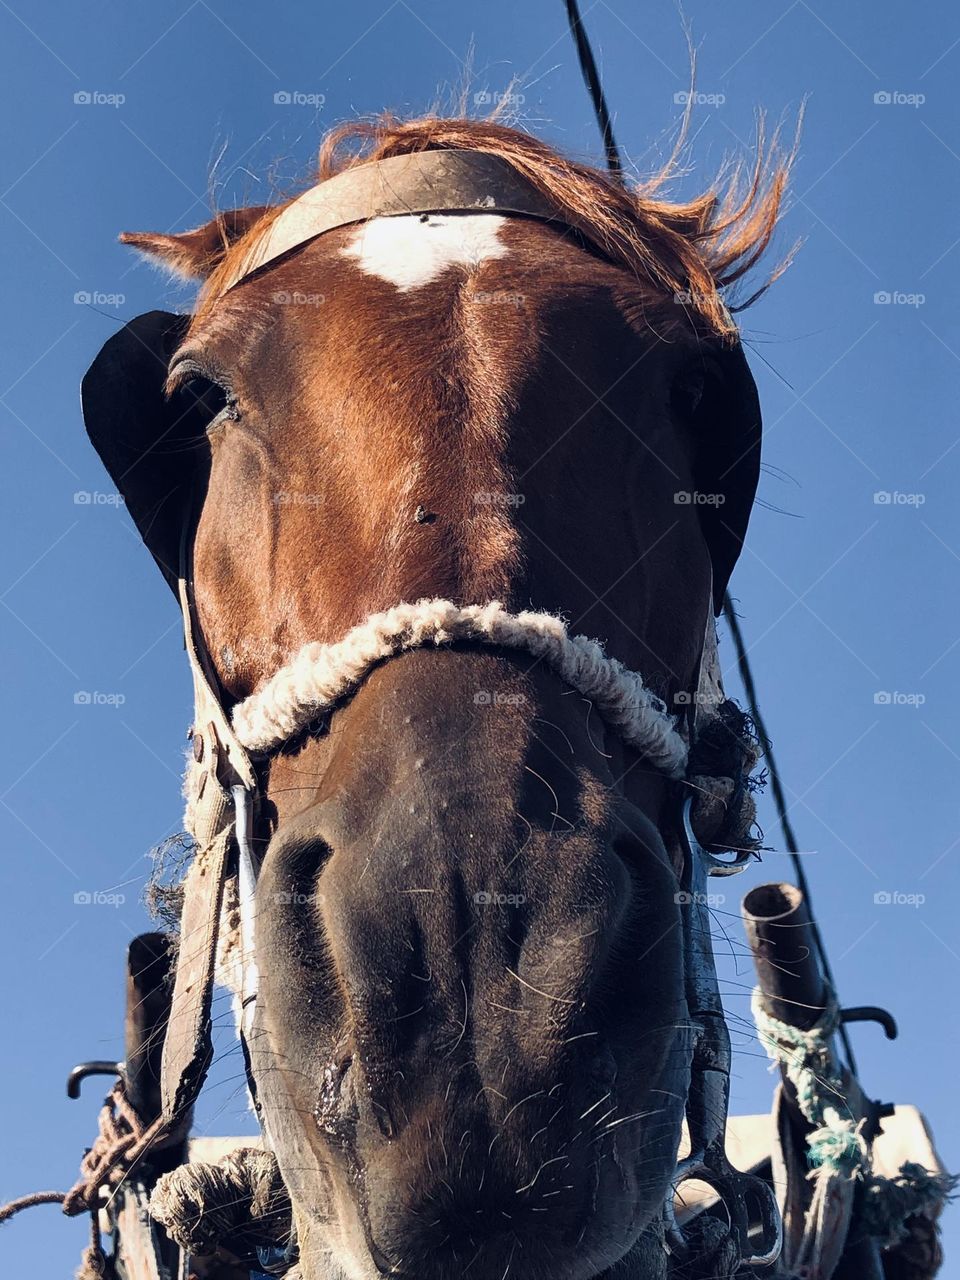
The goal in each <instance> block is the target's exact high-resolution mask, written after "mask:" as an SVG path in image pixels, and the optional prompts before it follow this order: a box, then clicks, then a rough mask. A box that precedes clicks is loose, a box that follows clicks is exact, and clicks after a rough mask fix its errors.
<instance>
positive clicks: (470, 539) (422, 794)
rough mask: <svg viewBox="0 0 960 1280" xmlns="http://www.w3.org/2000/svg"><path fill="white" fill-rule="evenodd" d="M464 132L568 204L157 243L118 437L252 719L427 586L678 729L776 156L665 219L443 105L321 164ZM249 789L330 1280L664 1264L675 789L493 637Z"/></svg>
mask: <svg viewBox="0 0 960 1280" xmlns="http://www.w3.org/2000/svg"><path fill="white" fill-rule="evenodd" d="M352 137H356V138H357V139H358V140H359V141H360V142H362V143H364V144H365V145H364V146H363V147H360V148H357V149H356V150H355V151H352V152H350V153H349V154H348V155H347V157H346V158H344V156H343V152H344V144H345V143H347V142H349V141H350V139H351V138H352ZM442 149H450V150H454V151H459V152H468V153H480V154H483V155H489V156H495V157H498V158H499V159H500V160H501V161H502V162H504V163H505V165H506V166H509V168H510V170H511V172H512V173H513V174H514V175H515V176H516V177H517V179H518V180H519V182H520V183H521V184H522V185H523V186H524V187H525V188H527V189H528V190H529V191H530V192H531V193H532V197H535V199H536V200H537V201H539V202H543V203H546V204H549V205H550V206H551V207H552V208H553V209H554V210H555V219H554V220H552V221H551V220H549V219H547V218H544V217H539V216H530V215H529V214H527V213H524V212H523V211H522V210H519V211H511V210H509V209H506V210H504V209H501V208H499V207H497V206H494V207H492V208H490V209H488V210H486V211H479V212H478V211H476V210H475V209H474V210H473V211H469V212H465V211H450V209H451V206H450V205H449V203H447V204H444V203H441V204H439V205H438V207H437V210H435V211H433V212H431V211H429V210H427V211H423V210H422V207H421V209H420V211H417V212H412V213H410V214H407V215H403V214H398V213H397V212H396V211H391V215H390V216H374V217H372V218H369V217H365V218H364V219H363V220H360V219H359V215H357V214H354V216H353V218H352V219H351V220H349V221H348V222H347V223H346V224H345V225H343V224H341V225H336V226H334V227H333V229H330V230H327V231H326V232H325V233H324V234H317V235H315V236H313V237H311V238H307V239H306V240H305V241H304V240H301V241H300V242H298V243H297V244H296V245H294V246H292V247H290V248H289V249H287V250H285V251H284V252H282V253H280V254H279V256H276V255H275V256H273V257H272V258H270V259H269V260H268V261H267V262H266V263H265V264H262V265H259V267H258V268H257V269H254V270H252V271H250V270H248V269H247V268H248V267H249V263H250V250H251V245H253V244H255V243H257V242H258V238H261V239H262V237H263V235H264V233H265V232H268V231H269V229H270V227H271V226H272V225H273V224H274V223H275V222H276V220H277V219H278V217H279V214H280V212H281V210H282V209H283V208H284V207H285V206H280V207H279V208H270V209H265V208H255V209H244V210H237V211H234V212H232V213H227V214H221V215H219V216H218V217H217V218H215V219H214V220H213V221H211V222H210V223H209V224H207V225H206V226H204V227H201V228H199V229H197V230H195V231H191V232H188V233H185V234H182V235H164V234H136V235H127V236H125V237H124V239H125V240H126V241H127V242H128V243H131V244H133V245H135V246H136V247H138V248H139V249H141V250H143V251H144V252H146V253H147V254H149V255H152V256H153V257H155V258H157V259H159V260H160V261H161V262H163V263H165V264H167V265H168V266H170V267H171V268H173V269H174V270H175V271H177V272H179V273H181V274H185V275H187V276H191V277H198V278H200V279H202V280H203V281H204V286H203V290H202V292H201V296H200V300H199V304H198V307H197V309H196V313H195V314H194V315H193V316H191V317H172V316H165V315H162V314H161V313H153V314H152V315H150V316H147V317H144V318H142V319H141V320H139V321H135V322H133V323H132V324H131V325H130V326H128V328H127V329H126V330H124V332H123V334H121V335H119V336H118V337H117V338H116V339H114V340H113V342H112V344H109V345H108V348H107V349H106V350H105V352H104V354H103V355H101V357H100V360H99V361H98V366H99V367H98V366H95V371H96V378H95V379H94V381H92V382H91V383H90V385H89V386H88V387H87V388H86V389H85V398H86V404H87V417H88V425H89V427H90V430H91V434H92V435H93V437H94V440H95V443H96V444H97V447H98V449H99V450H100V452H101V454H102V455H103V457H104V459H105V461H106V462H107V465H108V466H109V467H110V469H111V470H112V471H113V474H114V476H115V477H116V478H117V480H118V483H119V485H120V487H121V488H122V489H123V491H124V493H125V495H126V498H127V504H128V508H129V510H130V511H131V513H132V515H133V517H134V519H135V520H136V522H137V524H138V525H139V527H140V529H141V531H142V532H143V534H144V537H145V540H146V542H147V544H148V546H149V547H150V549H151V551H152V552H153V554H154V556H155V557H156V558H157V560H158V562H159V563H160V566H161V568H162V569H163V571H164V572H165V574H166V575H167V577H168V579H169V580H170V581H171V582H175V581H176V579H177V577H178V576H179V572H180V570H179V567H178V565H179V555H180V552H179V548H180V545H181V542H182V540H183V539H184V536H186V537H187V538H188V539H189V538H190V537H191V536H192V558H193V590H194V593H195V601H196V622H197V624H198V627H199V630H200V632H201V633H202V636H203V642H204V646H205V649H206V651H207V652H208V653H209V654H210V656H211V660H212V665H213V667H214V671H213V672H212V673H211V675H212V677H213V679H214V680H215V683H216V685H217V687H218V693H219V695H220V697H221V698H222V699H223V701H224V703H225V704H226V705H228V706H230V705H234V704H236V703H238V702H240V701H241V700H243V699H245V698H248V697H249V696H250V695H251V694H253V693H254V692H255V691H257V690H260V689H262V688H263V686H264V685H265V683H266V682H267V681H268V680H269V679H270V677H271V676H272V675H273V674H274V673H275V672H276V671H277V670H278V668H280V667H282V666H283V665H284V664H285V663H287V662H288V661H289V660H290V658H291V656H292V655H294V654H295V653H296V652H297V651H298V650H300V649H301V647H302V646H304V645H307V644H309V643H311V642H321V643H334V642H337V641H339V640H341V639H342V638H343V637H344V635H345V634H347V633H348V632H349V630H350V629H351V628H354V627H357V626H359V625H361V624H363V623H364V622H365V620H366V619H368V618H369V617H370V616H371V615H374V614H377V613H379V612H381V611H383V610H385V609H388V608H390V607H391V606H393V605H396V604H397V603H398V602H401V601H411V602H413V601H418V600H421V599H423V598H429V599H432V600H436V599H440V600H445V601H452V602H453V603H454V604H456V605H460V606H467V605H472V604H484V603H486V602H488V601H492V600H498V601H501V602H503V604H504V606H505V608H506V609H507V610H510V611H518V610H523V609H536V610H541V611H546V612H549V613H553V614H560V613H562V614H564V615H565V616H566V617H568V618H569V619H570V621H571V624H572V626H571V629H572V630H576V631H577V632H582V633H585V634H586V635H590V636H599V637H602V639H603V641H604V643H605V645H606V649H607V651H608V653H610V654H611V655H614V656H615V657H616V658H617V659H619V660H620V661H621V662H622V663H623V664H624V665H625V667H627V668H630V669H631V670H633V671H638V672H641V673H642V675H643V679H644V682H645V684H646V686H647V687H648V688H649V689H650V690H652V691H653V693H654V694H656V695H658V696H659V697H660V698H662V699H663V700H664V702H665V703H666V705H667V706H668V707H669V708H671V709H677V708H678V707H679V708H682V707H683V705H684V703H685V702H688V701H689V700H690V699H691V698H692V697H693V695H694V693H695V692H696V689H697V681H698V673H699V668H700V659H701V649H702V645H703V636H704V627H705V622H706V620H707V619H708V617H712V613H713V608H714V606H715V604H716V602H717V601H719V600H720V599H721V598H722V593H723V590H724V588H725V585H726V581H727V578H728V576H729V574H730V571H731V569H732V567H733V564H734V562H735V560H736V557H737V554H738V552H739V549H740V545H741V542H742V539H743V536H744V531H745V528H746V524H747V519H748V516H749V511H750V507H751V504H752V501H753V496H754V490H755V485H756V478H757V470H758V466H759V414H758V408H757V402H756V393H755V389H754V385H753V382H752V379H751V377H750V374H749V371H748V370H747V366H746V363H745V360H744V357H743V354H742V351H741V349H740V346H739V342H738V338H737V331H736V327H735V325H734V323H733V321H732V319H731V317H730V313H729V312H728V310H727V308H726V307H725V305H724V303H723V301H722V300H721V290H723V289H724V287H725V286H727V285H730V284H732V283H733V282H734V281H735V280H736V279H738V278H739V277H740V276H741V275H742V274H743V273H744V272H745V271H746V270H747V269H748V268H749V267H750V266H752V265H753V263H754V262H755V261H756V259H757V258H758V257H759V255H760V253H761V252H762V251H763V249H764V247H765V246H766V244H767V242H768V240H769V237H770V235H771V232H772V230H773V227H774V224H775V221H776V217H777V211H778V207H779V203H780V198H781V193H782V187H783V182H784V178H785V168H784V166H782V165H780V164H779V162H773V163H772V165H771V166H770V167H769V168H766V167H764V166H763V165H761V166H759V167H758V169H757V171H756V173H755V174H754V176H753V180H752V181H751V182H749V183H748V184H747V189H746V191H745V192H743V193H741V194H737V193H736V192H735V191H733V192H731V193H729V194H728V195H727V196H725V197H723V198H719V197H718V196H717V195H716V194H713V193H711V194H708V195H706V196H704V197H703V198H701V199H699V200H696V201H693V202H690V203H688V204H671V203H669V202H667V201H666V200H664V199H663V198H662V197H661V195H660V188H661V185H662V182H663V181H664V180H665V178H666V176H667V175H666V174H662V175H660V176H659V177H658V178H657V179H655V180H653V181H651V182H650V183H648V184H647V186H646V187H643V188H640V189H639V190H637V191H628V190H626V189H625V188H621V187H620V186H619V185H618V184H616V183H615V182H613V181H612V180H610V179H608V178H607V177H606V176H604V175H603V174H601V173H599V172H597V171H595V170H593V169H590V168H587V167H585V166H581V165H577V164H574V163H571V162H569V161H567V160H565V159H563V158H562V157H561V156H560V155H558V154H557V153H556V152H554V151H553V150H551V149H550V148H548V147H547V146H545V145H544V144H542V143H540V142H538V141H537V140H535V139H533V138H531V137H529V136H527V135H526V134H523V133H520V132H518V131H514V130H510V129H507V128H505V127H503V126H500V125H498V124H496V123H472V122H464V121H450V120H435V119H431V120H422V121H416V122H413V123H408V124H395V123H392V122H385V123H383V124H381V125H379V126H376V127H373V128H368V129H358V128H352V129H348V130H346V131H340V132H339V133H338V134H337V135H336V136H334V137H333V138H332V139H330V140H329V141H328V142H327V144H326V145H325V147H324V149H323V151H322V153H321V165H320V173H319V181H320V182H321V183H323V182H324V181H325V180H328V179H330V178H331V176H332V175H333V174H335V173H337V172H338V171H342V170H343V169H346V168H352V167H355V166H359V165H369V164H371V163H373V162H377V161H381V160H383V159H386V158H389V157H393V156H398V155H403V154H406V153H412V152H425V151H436V150H442ZM414 208H416V206H414ZM371 212H372V213H374V214H376V213H377V212H378V211H377V209H373V210H371ZM91 376H92V375H91ZM259 771H260V788H261V794H262V796H263V797H265V801H264V803H263V804H262V805H261V808H260V813H259V816H258V818H257V825H256V830H255V832H254V837H255V844H256V847H257V850H258V853H259V855H260V857H261V858H262V870H261V872H260V878H259V883H258V885H257V888H256V939H255V947H256V961H257V965H258V968H259V974H260V981H259V993H258V998H257V1001H256V1014H255V1019H254V1022H253V1025H252V1030H251V1031H250V1033H249V1036H248V1040H249V1048H250V1055H251V1063H252V1076H253V1079H254V1082H255V1087H256V1091H257V1095H258V1107H259V1111H260V1114H261V1116H262V1119H263V1121H264V1125H265V1130H266V1133H267V1136H268V1139H269V1141H270V1143H271V1144H272V1146H273V1148H274V1150H275V1151H276V1154H277V1156H278V1159H279V1162H280V1167H281V1170H282V1173H283V1176H284V1179H285V1181H286V1183H287V1186H288V1188H289V1190H290V1192H291V1195H292V1198H293V1201H294V1206H295V1217H296V1227H297V1236H298V1241H299V1249H300V1256H301V1267H302V1272H303V1275H304V1277H306V1278H307V1280H320V1278H321V1277H323V1278H329V1280H334V1278H335V1280H345V1278H347V1277H349V1278H350V1280H354V1278H356V1280H361V1278H362V1280H373V1278H374V1277H376V1276H378V1275H386V1274H389V1275H398V1276H408V1277H414V1276H416V1277H419V1278H421V1280H441V1278H444V1280H446V1278H447V1277H449V1278H451V1280H452V1278H453V1277H459V1276H463V1275H466V1276H474V1277H477V1278H478V1280H487V1278H488V1277H489V1278H490V1280H500V1277H506V1276H511V1277H514V1278H515V1280H581V1278H582V1280H586V1278H587V1277H595V1276H599V1275H602V1274H606V1273H608V1272H610V1271H611V1269H613V1270H615V1272H616V1274H617V1275H618V1276H621V1275H622V1276H627V1275H637V1276H640V1275H644V1276H645V1275H647V1274H649V1272H648V1271H647V1270H645V1269H644V1266H643V1264H642V1263H641V1262H640V1260H639V1259H640V1256H641V1251H642V1249H643V1248H644V1247H645V1246H644V1245H643V1237H644V1232H645V1229H646V1228H648V1226H649V1225H650V1224H651V1223H652V1222H654V1221H655V1220H656V1219H657V1218H658V1215H659V1213H660V1209H661V1205H662V1203H663V1201H664V1197H665V1196H666V1195H667V1193H668V1190H669V1186H670V1182H671V1177H672V1175H673V1172H674V1167H675V1160H676V1153H677V1147H678V1140H679V1133H680V1124H681V1118H682V1114H683V1105H684V1100H685V1097H686V1093H687V1087H688V1082H689V1074H690V1057H691V1040H690V1035H689V1031H688V1021H689V1020H688V1017H687V1006H686V1001H685V994H684V984H683V955H682V945H681V929H680V905H679V903H680V901H681V895H679V893H678V879H677V872H678V867H679V860H680V852H679V849H680V843H679V833H678V823H677V808H676V804H675V801H676V797H677V787H678V784H677V783H676V782H675V781H673V780H671V779H670V778H669V777H668V776H666V774H665V772H664V771H663V770H662V769H658V768H655V767H653V766H652V764H651V762H650V760H649V759H648V758H647V756H646V755H645V754H644V753H643V752H642V751H640V750H637V749H635V748H634V747H631V746H629V745H627V743H626V742H625V741H624V740H623V738H622V736H621V735H619V734H618V733H617V732H616V731H614V730H612V729H611V728H610V726H609V725H608V724H607V723H606V722H605V721H604V720H603V719H602V718H601V717H600V716H599V715H598V714H597V713H596V710H595V709H594V707H593V706H592V704H591V702H590V700H589V699H587V698H585V697H583V696H581V695H579V694H578V693H577V692H575V691H573V690H572V689H571V687H570V685H569V684H568V683H565V682H564V681H563V680H561V679H560V678H559V677H558V675H557V674H556V673H555V671H554V670H552V669H551V667H550V665H549V664H547V663H544V662H542V661H538V660H536V659H534V658H532V657H531V656H529V655H528V654H525V653H523V652H522V651H514V650H508V649H506V648H502V647H497V646H491V645H481V644H477V643H470V642H461V643H456V644H452V645H449V646H446V647H444V648H441V649H438V648H436V647H435V646H434V647H420V648H416V649H414V650H412V651H409V652H404V653H403V654H401V655H400V656H396V657H393V658H391V660H389V661H385V662H381V663H378V664H376V665H374V666H373V669H372V670H371V671H370V672H369V673H368V674H367V675H366V676H365V678H363V679H362V680H360V681H358V682H357V687H356V688H354V689H352V690H351V692H350V695H349V696H347V697H344V698H342V699H341V700H340V702H339V703H338V704H337V706H336V707H335V709H334V710H333V712H332V714H329V715H327V716H326V717H325V718H324V719H323V721H322V723H320V724H318V725H313V726H312V727H311V730H310V731H309V732H304V733H299V734H298V735H296V737H295V738H293V739H292V740H291V741H290V742H289V743H287V744H286V745H285V746H284V748H283V749H282V750H280V751H279V752H275V753H274V754H273V755H272V757H271V758H270V760H269V761H266V760H265V761H263V762H262V763H261V765H260V766H259Z"/></svg>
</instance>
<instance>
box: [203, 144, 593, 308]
mask: <svg viewBox="0 0 960 1280" xmlns="http://www.w3.org/2000/svg"><path fill="white" fill-rule="evenodd" d="M412 213H419V214H430V213H500V214H515V215H516V214H519V215H521V216H526V217H528V218H537V219H539V220H540V221H542V222H550V223H553V224H554V225H556V226H558V227H560V228H562V229H568V228H572V229H573V230H575V231H577V232H578V233H579V234H580V235H582V236H583V237H584V238H585V239H587V240H589V241H590V242H591V244H594V245H596V247H597V248H599V249H600V250H601V252H605V250H604V247H603V245H602V244H600V243H599V241H598V239H597V233H596V229H595V228H591V227H590V226H589V224H583V225H581V224H580V223H579V222H576V223H575V222H574V220H573V219H572V218H571V216H570V215H569V214H568V213H561V212H560V210H559V208H558V207H557V205H556V204H554V203H553V202H552V201H551V200H550V199H548V197H547V196H545V195H542V194H541V193H540V191H538V190H537V188H536V187H535V186H534V185H533V183H532V182H531V181H530V180H529V179H527V178H525V177H524V176H523V174H521V173H519V172H518V171H517V170H516V169H515V168H514V167H513V165H512V164H510V162H509V161H507V160H504V159H503V157H501V156H495V155H490V154H487V153H486V152H482V151H455V150H436V151H414V152H407V153H405V154H403V155H398V156H388V157H387V158H386V159H385V160H376V161H371V162H368V163H366V164H358V165H355V166H354V167H353V168H351V169H346V170H345V171H344V172H342V173H338V174H336V175H335V176H334V177H332V178H327V179H325V180H324V181H323V182H319V183H317V185H316V186H314V187H311V188H310V189H309V190H308V191H305V192H304V193H303V195H301V196H298V197H297V198H296V199H295V200H292V201H291V202H290V203H289V204H288V205H287V206H286V207H285V208H284V209H282V210H281V212H280V213H278V214H277V216H276V217H275V218H274V219H273V220H272V221H271V222H270V223H269V224H268V225H267V226H266V227H265V228H264V230H263V231H262V232H260V233H259V234H257V233H256V232H254V233H253V234H252V243H251V244H250V246H249V248H248V249H247V250H246V252H245V253H244V254H243V255H242V256H240V257H238V259H237V262H236V264H235V266H234V268H233V270H232V271H231V272H230V274H229V276H228V277H227V279H226V280H225V281H224V282H223V283H222V284H221V286H220V293H221V294H223V293H226V292H227V291H228V290H229V289H232V288H233V287H234V285H237V284H239V283H240V282H241V281H242V280H245V279H246V278H247V277H248V276H250V275H252V274H253V273H254V272H255V271H259V270H260V268H261V267H265V266H268V265H269V264H270V263H272V262H275V261H276V260H277V259H278V258H281V257H282V256H283V255H284V254H286V253H289V252H291V251H292V250H293V249H299V248H300V247H301V246H302V245H305V244H309V243H310V241H311V240H315V239H316V238H317V237H318V236H322V235H323V234H324V233H325V232H327V231H334V230H336V228H338V227H344V226H349V225H351V224H353V223H360V222H367V221H369V220H370V219H371V218H385V217H399V216H402V215H409V214H412Z"/></svg>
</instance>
